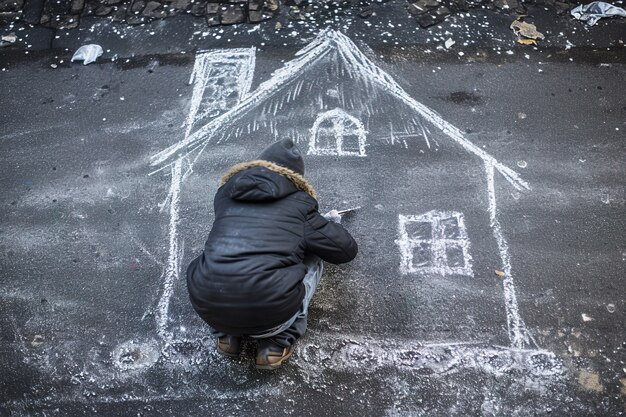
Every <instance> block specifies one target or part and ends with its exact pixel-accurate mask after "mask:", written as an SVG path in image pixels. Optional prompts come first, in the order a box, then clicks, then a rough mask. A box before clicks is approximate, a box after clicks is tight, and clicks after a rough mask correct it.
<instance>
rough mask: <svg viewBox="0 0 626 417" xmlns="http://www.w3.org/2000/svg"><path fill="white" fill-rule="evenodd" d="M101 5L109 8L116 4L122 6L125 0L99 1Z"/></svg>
mask: <svg viewBox="0 0 626 417" xmlns="http://www.w3.org/2000/svg"><path fill="white" fill-rule="evenodd" d="M99 1H100V3H102V4H106V5H108V6H113V5H115V4H120V3H121V2H122V1H124V0H99Z"/></svg>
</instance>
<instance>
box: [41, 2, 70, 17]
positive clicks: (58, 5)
mask: <svg viewBox="0 0 626 417" xmlns="http://www.w3.org/2000/svg"><path fill="white" fill-rule="evenodd" d="M70 6H71V1H70V0H61V1H54V0H53V1H46V5H45V7H44V11H45V12H46V13H47V14H50V15H52V16H62V15H65V14H67V13H68V12H69V11H70Z"/></svg>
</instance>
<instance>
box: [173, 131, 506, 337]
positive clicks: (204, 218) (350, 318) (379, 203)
mask: <svg viewBox="0 0 626 417" xmlns="http://www.w3.org/2000/svg"><path fill="white" fill-rule="evenodd" d="M273 139H274V138H273V135H272V132H271V131H270V129H258V130H257V131H256V132H255V133H254V134H253V135H244V136H242V137H240V138H234V139H232V140H229V141H228V143H223V144H219V145H214V146H213V147H211V148H210V150H209V149H207V151H205V153H204V154H203V156H202V157H201V158H200V159H199V161H198V163H197V164H196V165H195V167H194V175H192V176H190V177H189V178H188V180H187V181H186V182H185V185H184V187H185V192H184V193H183V197H182V198H183V201H182V204H181V206H182V207H184V209H183V210H184V212H183V216H184V221H183V222H182V223H181V236H182V237H183V239H184V240H185V241H186V242H188V243H187V244H185V255H184V262H183V267H184V266H186V265H187V264H188V262H189V261H190V260H191V259H192V257H194V256H197V254H198V253H199V252H200V251H201V250H202V247H203V244H204V241H205V239H206V236H207V234H208V231H209V229H210V224H211V222H212V219H213V218H212V212H213V208H212V198H213V195H214V193H215V191H216V190H217V181H218V180H219V177H220V176H221V175H222V174H223V172H224V171H226V170H227V169H228V167H229V166H231V165H233V164H235V163H238V162H241V161H245V160H250V159H254V158H255V157H256V156H257V155H258V153H259V151H260V150H261V149H262V148H263V147H264V146H266V145H267V144H269V143H271V142H272V141H273ZM431 140H432V141H433V143H435V142H437V143H439V144H440V147H439V148H436V149H431V150H428V148H427V147H425V145H423V140H422V141H414V142H413V143H411V144H409V146H408V148H406V147H405V146H404V145H401V144H396V145H395V146H390V145H387V144H386V141H385V139H380V138H379V139H378V140H377V139H376V137H372V138H371V141H370V142H368V143H369V144H370V146H369V147H368V155H367V157H364V158H361V157H354V156H350V157H336V156H328V155H319V156H317V155H309V156H306V157H305V160H306V165H307V178H309V179H310V181H311V182H312V183H313V184H314V185H315V186H316V188H317V189H318V191H319V194H320V198H319V201H320V204H321V209H322V210H329V209H331V208H333V207H339V208H341V207H348V206H355V205H360V206H362V207H363V209H362V210H361V211H360V212H358V214H356V215H355V216H354V217H353V218H352V219H347V220H346V222H347V226H348V227H349V229H350V231H351V232H353V234H354V235H355V237H356V239H357V240H358V242H359V244H360V251H361V252H360V256H359V257H358V258H357V259H356V260H355V261H354V262H353V263H351V264H348V265H346V266H341V267H330V268H328V272H329V274H327V276H326V278H325V280H324V283H323V285H322V287H321V289H320V294H319V296H318V297H316V301H314V303H313V307H312V315H311V318H312V323H311V326H312V327H311V328H312V329H315V328H316V326H323V325H324V323H332V325H333V328H334V329H336V330H340V331H359V332H369V333H372V334H380V335H382V336H384V335H386V334H387V335H389V334H390V333H394V334H395V333H397V334H400V335H405V336H407V337H415V338H417V339H418V340H427V341H459V340H463V341H484V342H489V343H497V344H506V343H507V339H506V337H507V336H506V317H505V314H504V303H503V297H502V287H501V285H499V282H498V281H497V280H495V279H494V275H493V269H494V265H495V266H497V265H499V264H500V259H499V256H498V250H497V247H496V244H495V242H494V239H493V235H492V232H491V229H490V226H489V216H488V213H487V207H488V203H487V192H486V179H485V178H484V170H483V168H482V162H481V160H480V159H479V158H477V157H475V156H473V155H470V154H468V153H467V152H465V151H464V150H462V149H461V148H460V147H458V146H457V145H455V144H452V143H450V141H449V140H447V139H446V138H445V137H444V136H443V135H440V134H439V135H437V134H435V135H432V136H431ZM302 145H304V144H301V146H302ZM422 148H425V149H426V150H427V152H424V149H422ZM430 210H440V211H458V212H462V213H463V214H464V217H465V222H466V227H467V232H468V235H469V239H470V241H471V245H470V253H471V256H472V258H473V271H474V276H473V277H469V276H464V275H458V276H457V275H451V276H441V275H436V274H421V273H416V274H407V275H403V274H402V273H401V271H400V263H401V257H400V253H399V249H398V246H397V244H396V240H397V239H398V215H399V214H405V215H414V214H423V213H426V212H428V211H430ZM181 290H182V292H181V296H180V297H178V296H176V297H175V298H177V299H182V300H183V301H186V293H185V292H184V291H185V288H184V284H183V285H181ZM375 301H376V304H375V305H377V306H378V307H377V309H373V308H372V307H373V305H374V302H375ZM381 301H383V302H381ZM177 304H179V302H178V301H175V302H174V303H173V308H172V317H173V319H174V320H173V322H177V320H176V319H175V318H174V316H175V315H177V313H176V311H177V310H178V311H180V313H179V314H184V315H185V316H187V315H188V313H189V312H188V311H187V312H183V310H184V309H185V306H184V305H182V306H181V308H182V310H181V309H180V308H177V307H176V305H177ZM469 305H473V306H476V305H478V306H480V310H477V309H475V308H474V309H469V308H468V306H469ZM380 306H383V307H382V308H381V307H380ZM320 310H321V311H320ZM355 316H361V317H369V320H357V319H355ZM183 321H185V320H183ZM357 323H359V324H358V325H357Z"/></svg>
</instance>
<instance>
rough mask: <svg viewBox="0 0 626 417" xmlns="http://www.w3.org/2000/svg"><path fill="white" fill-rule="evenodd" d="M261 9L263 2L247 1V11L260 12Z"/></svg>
mask: <svg viewBox="0 0 626 417" xmlns="http://www.w3.org/2000/svg"><path fill="white" fill-rule="evenodd" d="M262 7H263V0H250V1H248V10H250V11H255V12H256V11H260V10H261V9H262Z"/></svg>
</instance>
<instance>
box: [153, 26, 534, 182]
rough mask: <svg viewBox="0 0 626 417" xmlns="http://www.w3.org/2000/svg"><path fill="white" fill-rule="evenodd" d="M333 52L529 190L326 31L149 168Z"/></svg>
mask: <svg viewBox="0 0 626 417" xmlns="http://www.w3.org/2000/svg"><path fill="white" fill-rule="evenodd" d="M333 51H335V52H336V56H337V59H339V60H341V61H342V64H343V68H344V69H345V71H346V72H347V74H346V75H347V76H349V77H351V78H355V79H361V80H363V81H366V82H368V83H371V84H372V85H376V86H379V87H381V88H383V89H384V90H385V91H386V92H387V93H388V94H390V95H392V96H394V97H395V98H396V99H399V100H400V101H402V102H403V103H404V104H406V105H408V106H409V107H410V108H412V109H413V110H414V111H416V112H417V113H418V114H419V115H420V116H422V117H423V118H424V119H426V120H427V121H428V122H429V123H431V124H432V125H433V126H434V127H436V128H438V129H439V130H440V131H441V132H442V133H444V135H445V136H447V137H448V138H449V139H451V140H453V141H454V142H456V143H458V144H459V145H461V146H462V147H463V148H464V149H465V150H466V151H467V152H468V153H470V154H474V155H476V156H478V157H479V158H481V159H482V160H483V161H484V162H485V163H486V164H488V165H489V166H493V168H494V169H496V170H497V171H498V172H500V173H501V174H502V175H503V176H504V177H505V178H506V180H507V181H508V182H509V183H510V184H511V185H513V186H514V187H515V188H516V189H518V190H522V189H529V186H528V184H527V183H526V182H525V181H524V180H522V179H521V178H520V177H519V175H518V174H517V173H516V172H515V171H514V170H512V169H511V168H509V167H507V166H505V165H503V164H501V163H500V162H498V161H497V160H496V159H495V158H494V157H493V156H491V155H490V154H488V153H487V152H485V151H484V150H482V149H480V148H479V147H478V146H476V145H475V144H473V143H472V142H470V141H469V140H468V139H467V138H465V136H464V135H463V133H462V132H461V131H460V130H459V129H458V128H457V127H455V126H453V125H452V124H450V123H448V122H447V121H445V120H444V119H443V118H442V117H441V116H440V115H439V114H438V113H437V112H435V111H434V110H432V109H430V108H429V107H427V106H425V105H423V104H422V103H420V102H418V101H416V100H415V99H413V98H412V97H411V96H410V95H409V94H408V93H407V92H406V91H405V90H404V89H403V88H402V87H401V86H400V85H399V84H398V83H397V82H396V81H395V80H394V79H393V78H392V77H391V76H390V75H389V74H388V73H386V72H385V71H383V70H382V69H381V68H380V67H378V66H377V65H376V64H374V62H372V61H371V60H370V59H369V58H368V57H367V56H366V55H365V54H363V53H362V52H361V51H360V49H359V48H358V47H357V46H356V45H355V44H354V42H352V40H351V39H350V38H348V37H347V36H346V35H344V34H342V33H341V32H338V31H335V30H332V29H325V30H323V31H322V32H320V33H319V34H318V35H317V36H316V38H315V39H314V40H313V41H312V42H311V43H309V44H308V45H307V46H306V47H304V48H303V49H301V50H300V51H298V52H297V53H296V57H295V58H294V59H293V60H291V61H289V62H287V63H286V64H285V65H284V66H283V67H282V68H279V69H278V70H276V71H275V72H274V73H273V74H272V76H271V77H270V78H269V79H268V80H266V81H265V82H263V83H261V84H260V85H259V87H258V88H257V89H256V90H255V91H253V92H252V93H250V94H248V95H247V96H246V97H244V98H243V100H241V101H240V102H239V103H238V104H237V105H235V106H234V107H233V108H232V109H230V110H229V111H227V112H225V113H223V114H221V115H219V116H217V117H215V118H214V119H212V120H210V121H209V122H208V123H206V124H205V125H203V126H202V127H200V128H199V129H198V130H196V131H195V132H194V133H192V134H190V135H189V136H187V137H186V138H185V139H183V140H181V141H180V142H178V143H175V144H173V145H171V146H169V147H167V148H166V149H163V150H162V151H160V152H158V153H157V154H155V155H154V156H152V157H151V161H150V165H152V166H158V167H161V168H164V167H166V166H168V165H170V164H172V163H173V162H174V161H176V160H177V159H179V158H184V157H186V156H188V155H189V154H190V153H192V152H194V151H196V150H198V149H201V148H202V147H203V146H205V145H206V144H207V143H208V142H210V141H211V139H212V138H213V136H214V134H215V132H219V131H220V130H221V129H222V128H223V127H225V126H227V125H228V124H230V123H233V122H235V121H236V120H238V119H239V118H240V117H242V116H243V115H245V114H247V113H248V112H249V111H250V110H252V109H255V108H257V107H258V106H259V105H260V104H262V103H263V102H264V101H265V100H267V99H269V98H271V97H273V96H275V95H276V94H277V93H279V92H280V91H281V90H283V88H284V87H286V86H288V85H290V84H291V82H293V81H294V80H296V79H298V78H299V77H301V76H302V74H303V71H304V70H305V69H306V68H309V67H310V66H312V65H314V64H315V63H317V62H319V61H320V60H321V59H322V58H324V57H325V56H327V55H328V54H329V53H331V52H333Z"/></svg>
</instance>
